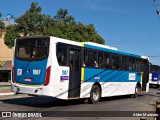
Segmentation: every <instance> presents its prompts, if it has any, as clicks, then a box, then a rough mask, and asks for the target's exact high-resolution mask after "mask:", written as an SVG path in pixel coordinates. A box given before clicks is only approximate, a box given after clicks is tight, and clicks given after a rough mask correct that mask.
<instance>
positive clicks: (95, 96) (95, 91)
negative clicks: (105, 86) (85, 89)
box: [88, 85, 101, 104]
mask: <svg viewBox="0 0 160 120" xmlns="http://www.w3.org/2000/svg"><path fill="white" fill-rule="evenodd" d="M100 98H101V90H100V88H99V86H97V85H93V87H92V89H91V92H90V98H89V100H88V102H89V103H91V104H95V103H98V102H99V101H100Z"/></svg>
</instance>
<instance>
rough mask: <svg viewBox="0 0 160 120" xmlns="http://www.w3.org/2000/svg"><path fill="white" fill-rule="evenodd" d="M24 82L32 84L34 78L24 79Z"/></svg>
mask: <svg viewBox="0 0 160 120" xmlns="http://www.w3.org/2000/svg"><path fill="white" fill-rule="evenodd" d="M24 81H26V82H31V81H32V78H24Z"/></svg>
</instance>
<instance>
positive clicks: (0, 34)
mask: <svg viewBox="0 0 160 120" xmlns="http://www.w3.org/2000/svg"><path fill="white" fill-rule="evenodd" d="M1 17H2V14H1V13H0V19H1ZM3 28H4V23H3V21H2V20H0V37H2V29H3Z"/></svg>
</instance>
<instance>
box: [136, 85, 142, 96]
mask: <svg viewBox="0 0 160 120" xmlns="http://www.w3.org/2000/svg"><path fill="white" fill-rule="evenodd" d="M140 93H141V86H140V85H138V84H137V85H136V87H135V93H134V98H137V97H138V95H139V94H140Z"/></svg>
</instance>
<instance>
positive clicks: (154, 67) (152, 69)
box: [150, 65, 160, 73]
mask: <svg viewBox="0 0 160 120" xmlns="http://www.w3.org/2000/svg"><path fill="white" fill-rule="evenodd" d="M150 72H151V73H159V72H160V66H158V65H151V67H150Z"/></svg>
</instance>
